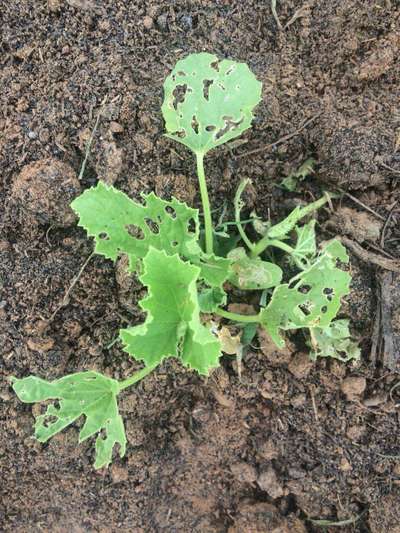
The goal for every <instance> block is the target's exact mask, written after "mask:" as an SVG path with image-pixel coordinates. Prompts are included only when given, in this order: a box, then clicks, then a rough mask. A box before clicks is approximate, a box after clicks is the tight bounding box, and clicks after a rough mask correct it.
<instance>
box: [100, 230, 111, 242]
mask: <svg viewBox="0 0 400 533" xmlns="http://www.w3.org/2000/svg"><path fill="white" fill-rule="evenodd" d="M99 239H101V240H102V241H109V240H110V237H109V236H108V233H106V232H105V231H103V232H101V233H99Z"/></svg>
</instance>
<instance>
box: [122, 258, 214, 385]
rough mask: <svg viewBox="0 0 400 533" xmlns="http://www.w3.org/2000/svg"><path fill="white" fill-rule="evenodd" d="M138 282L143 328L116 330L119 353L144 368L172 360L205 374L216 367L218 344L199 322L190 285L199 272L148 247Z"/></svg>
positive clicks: (195, 268) (194, 282)
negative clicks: (141, 289)
mask: <svg viewBox="0 0 400 533" xmlns="http://www.w3.org/2000/svg"><path fill="white" fill-rule="evenodd" d="M143 265H144V273H143V275H142V276H141V277H140V280H141V281H142V283H143V284H144V285H146V286H147V287H148V296H147V297H146V298H145V299H144V300H142V301H141V302H140V306H141V308H142V309H143V310H144V311H146V313H147V317H146V321H145V322H144V324H141V325H140V326H135V327H130V328H127V329H124V330H121V331H120V335H121V338H122V340H123V342H124V344H125V351H126V352H128V353H129V354H130V355H132V356H133V357H134V358H135V359H137V360H140V361H143V362H144V363H145V365H146V366H150V365H153V364H156V363H158V362H161V361H162V360H163V359H164V358H165V357H178V358H180V360H181V361H182V363H183V364H184V365H185V366H188V367H190V368H192V369H194V370H197V371H198V372H199V373H200V374H205V375H208V373H209V371H210V369H211V368H214V367H217V366H218V360H219V357H220V355H221V347H220V343H219V341H218V339H217V338H216V337H214V335H213V334H212V333H211V332H210V331H209V330H208V329H207V328H206V327H205V326H203V325H202V323H201V322H200V316H199V312H200V308H199V302H198V296H197V288H196V282H197V280H198V278H199V275H200V268H198V267H197V266H194V265H191V264H190V263H186V262H184V261H182V260H181V259H180V258H179V257H178V256H177V255H173V256H168V255H167V254H166V253H165V252H163V251H159V250H156V249H154V248H150V250H149V252H148V254H147V255H146V257H145V258H144V260H143Z"/></svg>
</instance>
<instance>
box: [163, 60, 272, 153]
mask: <svg viewBox="0 0 400 533" xmlns="http://www.w3.org/2000/svg"><path fill="white" fill-rule="evenodd" d="M261 86H262V84H261V82H259V81H258V80H257V79H256V78H255V76H254V74H253V73H252V72H251V71H250V70H249V68H248V66H247V65H246V64H245V63H236V62H235V61H229V60H227V59H224V60H222V61H220V60H219V59H218V58H217V57H216V56H215V55H212V54H208V53H199V54H191V55H189V56H187V57H186V58H184V59H182V60H180V61H178V62H177V63H176V65H175V68H174V69H173V71H172V72H171V74H170V75H169V76H168V77H167V78H166V80H165V82H164V95H165V96H164V102H163V105H162V108H161V110H162V113H163V116H164V120H165V127H166V130H167V137H170V138H171V139H174V140H176V141H178V142H180V143H182V144H184V145H185V146H187V147H188V148H190V149H191V150H192V151H193V152H195V153H203V154H205V153H207V152H208V151H209V150H211V149H212V148H215V147H216V146H219V145H221V144H224V143H225V142H227V141H229V140H231V139H233V138H235V137H237V136H238V135H240V134H241V133H242V132H243V131H245V130H246V129H247V128H249V127H250V125H251V121H252V119H253V113H252V110H253V108H254V107H255V106H256V105H257V104H258V102H259V101H260V100H261Z"/></svg>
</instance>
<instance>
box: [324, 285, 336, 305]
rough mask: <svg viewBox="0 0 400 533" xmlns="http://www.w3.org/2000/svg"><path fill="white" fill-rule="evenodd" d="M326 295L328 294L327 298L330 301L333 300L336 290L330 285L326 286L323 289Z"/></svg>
mask: <svg viewBox="0 0 400 533" xmlns="http://www.w3.org/2000/svg"><path fill="white" fill-rule="evenodd" d="M322 292H323V293H324V294H325V296H326V299H327V300H328V302H331V301H332V300H333V296H334V290H333V289H331V288H329V287H326V288H325V289H324V290H323V291H322Z"/></svg>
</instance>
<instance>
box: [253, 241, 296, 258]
mask: <svg viewBox="0 0 400 533" xmlns="http://www.w3.org/2000/svg"><path fill="white" fill-rule="evenodd" d="M268 246H275V248H280V249H281V250H283V251H284V252H286V253H288V254H292V253H293V251H294V248H292V247H291V246H289V245H288V244H286V243H285V242H282V241H278V240H277V239H270V238H268V235H266V236H265V237H263V238H262V239H261V241H258V243H257V244H256V245H255V246H254V247H253V250H252V251H251V252H250V257H252V258H256V257H258V256H259V255H260V254H262V253H263V251H264V250H265V249H266V248H268Z"/></svg>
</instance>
